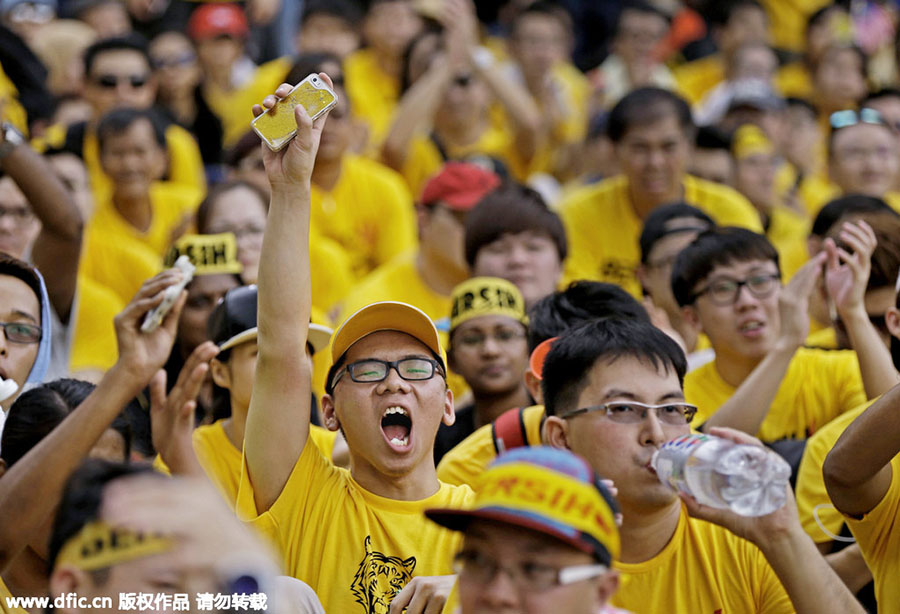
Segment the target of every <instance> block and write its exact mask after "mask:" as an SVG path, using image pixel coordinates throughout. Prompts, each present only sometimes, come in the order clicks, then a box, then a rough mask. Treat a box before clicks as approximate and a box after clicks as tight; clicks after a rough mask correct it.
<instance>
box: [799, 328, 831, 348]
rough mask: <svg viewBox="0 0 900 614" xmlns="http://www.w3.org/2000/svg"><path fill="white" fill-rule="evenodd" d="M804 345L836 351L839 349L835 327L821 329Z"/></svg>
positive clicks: (807, 339)
mask: <svg viewBox="0 0 900 614" xmlns="http://www.w3.org/2000/svg"><path fill="white" fill-rule="evenodd" d="M804 345H806V346H807V347H811V348H821V349H823V350H836V349H838V342H837V333H836V332H835V330H834V327H833V326H829V327H827V328H820V329H819V330H817V331H816V332H814V333H810V334H809V337H807V338H806V343H804Z"/></svg>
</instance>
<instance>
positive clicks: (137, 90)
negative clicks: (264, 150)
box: [40, 35, 206, 300]
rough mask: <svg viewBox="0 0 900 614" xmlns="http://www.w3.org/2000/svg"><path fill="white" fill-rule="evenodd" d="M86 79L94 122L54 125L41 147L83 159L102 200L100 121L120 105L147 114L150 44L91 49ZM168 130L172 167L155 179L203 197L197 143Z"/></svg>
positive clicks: (106, 187) (128, 41)
mask: <svg viewBox="0 0 900 614" xmlns="http://www.w3.org/2000/svg"><path fill="white" fill-rule="evenodd" d="M84 75H85V86H84V98H85V100H87V101H88V102H89V103H90V105H91V108H92V112H93V115H92V117H91V119H90V120H89V121H88V122H85V123H77V124H73V125H71V126H69V127H64V126H62V125H56V126H51V127H50V128H49V129H48V130H47V134H46V136H45V137H44V138H43V139H42V140H41V142H40V144H41V145H43V146H46V147H48V148H63V149H65V150H66V151H69V152H71V153H74V154H75V155H77V156H79V157H80V158H82V159H84V163H85V165H86V166H87V169H88V173H89V175H90V178H91V189H92V190H93V192H94V195H95V198H99V199H102V198H105V197H107V196H108V194H109V192H110V191H111V189H112V186H111V182H110V179H109V177H107V176H106V174H105V173H104V171H103V169H102V167H101V165H100V154H99V148H98V145H97V136H96V127H97V122H99V121H100V118H101V117H103V116H104V115H105V114H106V113H108V112H109V111H111V110H113V109H116V108H120V107H131V108H135V109H143V110H149V109H150V108H151V107H152V105H153V102H154V101H155V100H156V82H155V81H154V78H153V71H152V65H151V62H150V55H149V53H148V51H147V44H146V42H145V41H144V39H143V38H141V37H140V36H137V35H129V36H124V37H116V38H107V39H103V40H100V41H97V42H96V43H94V44H93V45H91V46H90V47H88V48H87V50H86V51H85V53H84ZM164 130H165V145H166V146H165V152H166V157H167V159H168V164H167V165H166V166H164V167H163V168H162V169H161V170H160V174H159V175H158V176H156V177H154V178H153V179H163V178H165V179H166V180H167V181H170V182H172V183H176V184H179V185H183V186H184V187H185V188H187V189H192V190H196V191H198V192H199V193H201V194H202V193H203V192H204V191H205V190H206V177H205V174H204V171H203V160H202V158H201V156H200V148H199V147H198V146H197V142H196V140H194V137H193V136H192V135H191V134H190V133H189V132H188V131H187V130H185V129H184V128H182V127H180V126H178V125H177V124H174V123H173V124H169V125H167V126H166V127H165V128H164ZM129 298H130V297H129ZM126 300H127V299H126Z"/></svg>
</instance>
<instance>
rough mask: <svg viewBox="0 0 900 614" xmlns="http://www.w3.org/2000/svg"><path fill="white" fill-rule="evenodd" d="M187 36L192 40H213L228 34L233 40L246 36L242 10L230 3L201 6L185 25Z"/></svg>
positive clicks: (245, 24)
mask: <svg viewBox="0 0 900 614" xmlns="http://www.w3.org/2000/svg"><path fill="white" fill-rule="evenodd" d="M187 31H188V35H189V36H190V37H191V38H192V39H194V40H203V39H207V38H213V37H215V36H220V35H222V34H228V35H230V36H234V37H235V38H244V37H245V36H247V32H248V31H249V26H248V25H247V17H246V15H244V10H243V9H242V8H241V7H240V6H238V5H237V4H232V3H231V2H217V3H213V4H201V5H200V6H198V7H197V8H196V9H195V10H194V12H193V13H191V18H190V19H189V20H188V24H187Z"/></svg>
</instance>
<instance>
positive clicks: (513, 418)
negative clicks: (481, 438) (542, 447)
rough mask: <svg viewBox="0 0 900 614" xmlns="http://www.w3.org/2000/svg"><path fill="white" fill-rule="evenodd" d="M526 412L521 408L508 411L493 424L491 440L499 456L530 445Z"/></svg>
mask: <svg viewBox="0 0 900 614" xmlns="http://www.w3.org/2000/svg"><path fill="white" fill-rule="evenodd" d="M524 411H525V410H524V409H522V408H520V407H515V408H513V409H510V410H507V411H505V412H503V413H502V414H500V417H499V418H497V419H496V420H494V422H493V423H492V424H491V438H492V439H493V440H494V451H495V452H496V453H497V454H503V453H504V452H508V451H509V450H512V449H513V448H521V447H524V446H527V445H528V433H527V432H526V431H525V421H524V420H523V415H524Z"/></svg>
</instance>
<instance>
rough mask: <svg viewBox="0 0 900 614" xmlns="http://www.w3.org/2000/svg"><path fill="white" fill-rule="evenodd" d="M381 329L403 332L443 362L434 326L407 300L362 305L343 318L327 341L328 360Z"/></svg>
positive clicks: (334, 358) (336, 360) (336, 358)
mask: <svg viewBox="0 0 900 614" xmlns="http://www.w3.org/2000/svg"><path fill="white" fill-rule="evenodd" d="M383 330H393V331H397V332H401V333H406V334H407V335H409V336H410V337H414V338H415V339H418V340H419V341H421V342H422V343H424V344H425V346H427V347H428V349H430V350H431V351H432V352H434V355H435V356H438V357H439V358H440V359H441V361H442V362H443V361H444V359H443V356H444V353H443V350H442V349H441V340H440V338H439V337H438V331H437V328H435V326H434V322H432V321H431V318H429V317H428V316H427V315H426V314H425V312H424V311H422V310H421V309H419V308H417V307H413V306H412V305H409V304H407V303H401V302H398V301H382V302H379V303H372V304H371V305H367V306H366V307H363V308H362V309H360V310H359V311H357V312H356V313H354V314H353V315H351V316H350V317H349V318H347V319H346V320H344V323H343V324H341V326H340V328H338V329H337V332H336V333H334V339H333V341H332V344H331V359H332V361H333V362H335V363H337V362H338V361H339V360H340V358H341V356H343V355H344V353H345V352H346V351H347V350H349V349H350V346H351V345H353V344H354V343H356V342H357V341H359V340H360V339H362V338H363V337H365V336H367V335H371V334H372V333H376V332H379V331H383Z"/></svg>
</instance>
